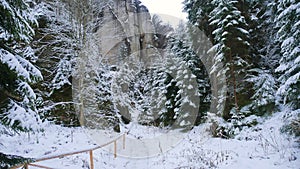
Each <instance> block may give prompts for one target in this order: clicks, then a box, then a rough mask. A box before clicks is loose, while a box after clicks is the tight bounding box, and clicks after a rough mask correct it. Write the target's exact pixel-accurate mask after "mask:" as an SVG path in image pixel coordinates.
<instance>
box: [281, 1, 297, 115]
mask: <svg viewBox="0 0 300 169" xmlns="http://www.w3.org/2000/svg"><path fill="white" fill-rule="evenodd" d="M299 9H300V2H299V1H294V0H280V1H279V3H278V12H279V13H278V16H277V18H276V23H277V24H278V27H280V29H279V31H278V33H277V38H278V39H279V40H280V42H281V44H280V45H281V55H282V57H281V59H280V61H279V63H280V65H279V66H278V67H277V68H276V72H278V73H279V82H280V87H279V89H278V91H277V94H278V95H279V96H280V99H281V100H280V101H282V103H283V104H284V105H288V106H289V107H291V108H292V109H294V110H297V109H300V10H299Z"/></svg>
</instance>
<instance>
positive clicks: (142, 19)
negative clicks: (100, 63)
mask: <svg viewBox="0 0 300 169" xmlns="http://www.w3.org/2000/svg"><path fill="white" fill-rule="evenodd" d="M96 37H97V39H98V38H99V39H101V42H99V47H100V49H101V54H102V56H104V57H105V58H106V59H107V60H108V61H109V62H110V63H111V64H115V63H117V62H119V61H120V59H121V58H120V57H126V56H129V55H131V56H132V57H135V59H136V60H140V61H142V60H145V59H147V56H148V55H149V52H150V51H152V50H153V48H154V47H153V37H154V27H153V24H152V22H151V16H150V14H149V12H148V9H147V8H146V7H145V6H143V5H141V3H140V2H139V1H138V0H114V1H113V3H110V4H107V5H106V6H104V8H103V16H102V22H101V25H100V26H99V28H98V30H97V31H96Z"/></svg>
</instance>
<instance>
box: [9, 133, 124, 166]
mask: <svg viewBox="0 0 300 169" xmlns="http://www.w3.org/2000/svg"><path fill="white" fill-rule="evenodd" d="M125 137H126V133H124V134H122V135H120V136H119V137H117V138H115V139H114V140H112V141H109V142H107V143H105V144H102V145H100V146H97V147H94V148H90V149H86V150H81V151H76V152H70V153H65V154H60V155H54V156H49V157H44V158H39V159H35V160H34V161H33V162H29V163H25V164H21V165H17V166H14V167H12V168H11V169H17V168H20V167H22V168H25V169H29V166H34V167H39V168H45V169H53V168H51V167H46V166H42V165H39V164H34V163H37V162H41V161H46V160H51V159H55V158H63V157H66V156H71V155H75V154H81V153H89V156H90V169H94V159H93V151H95V150H97V149H100V148H103V147H105V146H108V145H110V144H112V143H114V157H115V158H117V141H118V140H119V139H122V143H123V149H125V141H126V140H125V139H126V138H125Z"/></svg>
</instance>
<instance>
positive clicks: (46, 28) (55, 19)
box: [31, 0, 79, 125]
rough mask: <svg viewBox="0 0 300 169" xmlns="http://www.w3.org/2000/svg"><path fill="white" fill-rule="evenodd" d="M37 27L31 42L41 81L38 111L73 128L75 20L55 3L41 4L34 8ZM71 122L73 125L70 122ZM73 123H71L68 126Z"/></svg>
mask: <svg viewBox="0 0 300 169" xmlns="http://www.w3.org/2000/svg"><path fill="white" fill-rule="evenodd" d="M35 10H36V11H39V13H40V15H39V16H38V18H37V21H38V23H39V27H38V28H36V30H35V31H36V35H35V36H34V40H33V42H32V43H31V47H32V48H33V51H34V52H35V54H36V55H37V56H38V59H37V63H36V64H37V66H38V67H40V69H41V72H42V74H43V76H44V80H43V82H42V83H40V84H39V85H38V86H37V87H36V88H37V91H38V96H39V103H40V104H39V107H38V108H39V112H40V114H41V115H43V117H44V118H47V119H48V120H51V121H55V122H56V123H58V124H61V123H63V124H65V125H76V124H78V123H76V120H75V119H76V117H75V114H74V108H73V101H72V86H71V85H72V83H71V82H72V71H73V69H74V64H75V58H76V57H77V56H78V51H79V48H78V46H79V44H78V40H77V39H76V38H77V37H76V34H75V33H73V32H75V28H74V25H76V22H75V20H74V19H73V17H72V15H73V14H72V13H71V11H70V10H69V8H68V6H67V5H66V4H65V3H63V2H61V1H58V0H55V1H42V2H41V3H39V4H37V5H36V7H35ZM73 122H74V123H73ZM71 123H73V124H71Z"/></svg>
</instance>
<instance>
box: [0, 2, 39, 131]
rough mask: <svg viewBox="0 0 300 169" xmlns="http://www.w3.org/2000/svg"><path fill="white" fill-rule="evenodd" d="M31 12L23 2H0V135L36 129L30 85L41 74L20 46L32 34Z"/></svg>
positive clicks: (37, 122)
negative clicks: (10, 129)
mask: <svg viewBox="0 0 300 169" xmlns="http://www.w3.org/2000/svg"><path fill="white" fill-rule="evenodd" d="M35 12H36V11H33V10H32V9H31V8H30V7H29V4H28V3H27V2H26V1H25V0H17V1H15V0H2V1H1V2H0V17H1V18H0V74H1V75H0V79H1V81H0V92H1V95H0V104H1V106H0V132H7V131H8V129H9V128H12V129H13V130H21V131H29V130H38V129H39V128H40V126H39V125H40V123H41V120H40V118H39V115H38V114H37V109H36V102H35V101H36V94H35V92H34V91H33V89H32V85H33V84H34V83H36V82H37V81H38V80H41V79H42V75H41V72H40V71H39V70H38V69H37V68H36V67H35V65H34V64H32V62H31V61H33V60H34V59H35V57H34V56H33V55H32V52H31V50H30V48H25V47H24V46H26V44H28V43H29V42H30V41H31V40H32V36H33V35H34V31H33V29H32V27H31V25H32V24H34V23H36V20H35V16H36V15H37V13H35ZM26 49H27V50H26Z"/></svg>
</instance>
